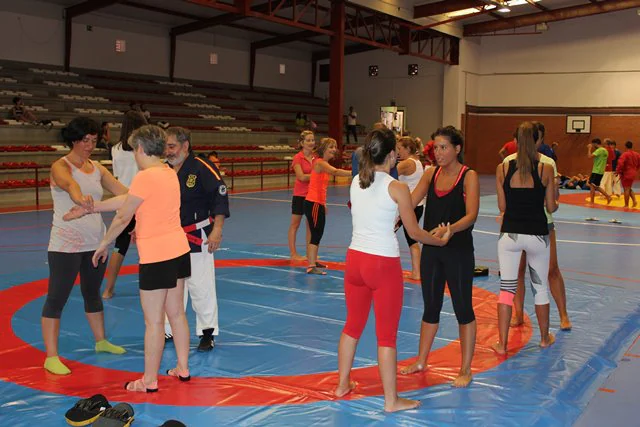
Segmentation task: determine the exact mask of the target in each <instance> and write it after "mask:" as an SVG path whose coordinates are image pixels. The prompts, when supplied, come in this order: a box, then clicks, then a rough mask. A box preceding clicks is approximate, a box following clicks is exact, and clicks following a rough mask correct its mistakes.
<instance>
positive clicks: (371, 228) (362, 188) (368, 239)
mask: <svg viewBox="0 0 640 427" xmlns="http://www.w3.org/2000/svg"><path fill="white" fill-rule="evenodd" d="M395 163H396V141H395V136H394V134H393V132H392V131H390V130H386V129H385V130H374V131H372V132H371V133H370V134H369V136H368V137H367V141H366V143H365V145H364V148H363V150H362V156H361V158H360V164H359V171H358V176H356V177H355V178H354V180H353V182H352V183H351V190H350V198H351V215H352V219H353V236H352V239H351V245H350V246H349V250H348V252H347V262H346V269H345V274H344V294H345V301H346V306H347V321H346V323H345V326H344V329H343V331H342V335H341V337H340V344H339V347H338V374H339V383H338V386H337V387H336V389H335V390H334V394H335V396H336V397H343V396H345V395H347V394H349V393H350V392H351V391H352V390H353V389H354V388H355V386H356V385H355V383H353V382H352V381H351V379H350V373H351V368H352V365H353V359H354V356H355V353H356V347H357V345H358V340H359V339H360V336H361V335H362V331H363V330H364V327H365V325H366V324H367V318H368V316H369V311H370V310H371V303H372V302H373V305H374V313H375V316H376V336H377V340H378V365H379V368H380V376H381V379H382V384H383V386H382V387H383V391H384V410H385V411H387V412H396V411H402V410H405V409H412V408H415V407H416V406H418V404H419V402H418V401H416V400H409V399H403V398H400V397H399V396H398V393H397V387H396V359H397V352H396V336H397V334H398V323H399V322H400V314H401V312H402V299H403V291H404V287H403V279H402V267H401V265H400V251H399V249H398V239H397V238H396V235H395V232H394V226H395V221H396V217H397V215H398V210H399V211H400V217H401V218H402V220H403V221H405V226H406V229H407V232H408V233H409V235H410V236H411V237H412V238H414V239H416V240H418V241H420V242H423V243H428V244H431V245H437V246H444V245H446V244H447V242H448V241H449V235H450V229H449V227H448V226H446V227H441V228H439V229H438V230H437V231H436V233H434V235H432V234H430V233H429V232H428V231H425V230H423V229H422V228H420V227H419V226H418V222H417V221H416V219H415V215H414V214H413V212H412V211H413V205H412V204H411V193H409V189H408V187H407V186H406V185H404V184H401V183H399V182H398V181H396V180H395V179H393V178H391V176H390V175H389V172H390V170H391V167H392V165H395Z"/></svg>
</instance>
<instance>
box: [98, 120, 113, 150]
mask: <svg viewBox="0 0 640 427" xmlns="http://www.w3.org/2000/svg"><path fill="white" fill-rule="evenodd" d="M96 148H104V149H106V150H109V151H111V133H110V132H109V122H102V125H101V126H100V141H98V143H97V144H96Z"/></svg>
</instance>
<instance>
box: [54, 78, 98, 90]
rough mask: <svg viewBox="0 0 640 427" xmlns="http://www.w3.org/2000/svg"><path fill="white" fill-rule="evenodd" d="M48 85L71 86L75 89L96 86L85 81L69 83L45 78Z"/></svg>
mask: <svg viewBox="0 0 640 427" xmlns="http://www.w3.org/2000/svg"><path fill="white" fill-rule="evenodd" d="M43 83H44V84H46V85H48V86H56V87H70V88H74V89H93V88H94V87H93V86H91V85H87V84H84V83H67V82H54V81H51V80H45V81H44V82H43Z"/></svg>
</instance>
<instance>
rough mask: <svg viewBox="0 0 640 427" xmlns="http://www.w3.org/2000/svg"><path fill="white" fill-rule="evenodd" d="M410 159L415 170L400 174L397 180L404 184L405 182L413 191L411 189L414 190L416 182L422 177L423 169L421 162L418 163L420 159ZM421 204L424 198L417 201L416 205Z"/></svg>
mask: <svg viewBox="0 0 640 427" xmlns="http://www.w3.org/2000/svg"><path fill="white" fill-rule="evenodd" d="M410 160H413V162H414V163H415V164H416V170H415V171H414V172H413V173H412V174H411V175H400V176H399V177H398V180H399V181H400V182H404V183H405V184H407V185H408V186H409V191H411V192H413V190H415V189H416V187H417V186H418V183H419V182H420V178H422V175H423V174H424V169H422V163H420V160H416V159H410ZM423 205H424V199H422V201H421V202H420V203H418V206H423Z"/></svg>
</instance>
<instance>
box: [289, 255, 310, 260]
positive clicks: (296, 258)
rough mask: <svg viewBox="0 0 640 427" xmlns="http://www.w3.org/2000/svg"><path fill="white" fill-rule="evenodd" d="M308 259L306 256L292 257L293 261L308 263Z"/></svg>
mask: <svg viewBox="0 0 640 427" xmlns="http://www.w3.org/2000/svg"><path fill="white" fill-rule="evenodd" d="M306 260H307V257H306V256H302V255H298V254H295V255H291V261H306Z"/></svg>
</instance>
